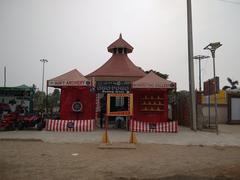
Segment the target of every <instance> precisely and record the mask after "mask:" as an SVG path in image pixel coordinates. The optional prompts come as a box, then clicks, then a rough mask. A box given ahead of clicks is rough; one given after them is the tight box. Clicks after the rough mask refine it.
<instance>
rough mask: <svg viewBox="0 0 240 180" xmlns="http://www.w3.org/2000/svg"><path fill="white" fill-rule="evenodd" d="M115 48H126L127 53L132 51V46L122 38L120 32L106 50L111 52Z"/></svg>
mask: <svg viewBox="0 0 240 180" xmlns="http://www.w3.org/2000/svg"><path fill="white" fill-rule="evenodd" d="M115 48H126V49H127V53H131V52H132V51H133V47H132V46H131V45H130V44H128V43H127V42H126V41H125V40H124V39H123V38H122V34H120V36H119V38H118V39H117V40H116V41H114V42H113V43H112V44H110V46H108V52H111V53H113V49H115Z"/></svg>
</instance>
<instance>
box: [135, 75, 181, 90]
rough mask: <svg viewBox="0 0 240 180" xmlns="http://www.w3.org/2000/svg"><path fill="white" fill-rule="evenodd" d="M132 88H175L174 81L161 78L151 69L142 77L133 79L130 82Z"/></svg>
mask: <svg viewBox="0 0 240 180" xmlns="http://www.w3.org/2000/svg"><path fill="white" fill-rule="evenodd" d="M132 88H164V89H174V88H176V83H174V82H171V81H168V80H166V79H163V78H161V77H159V76H158V75H156V74H155V73H154V72H152V71H151V72H150V73H148V74H147V75H146V76H144V77H143V78H141V79H138V80H137V81H134V82H133V84H132Z"/></svg>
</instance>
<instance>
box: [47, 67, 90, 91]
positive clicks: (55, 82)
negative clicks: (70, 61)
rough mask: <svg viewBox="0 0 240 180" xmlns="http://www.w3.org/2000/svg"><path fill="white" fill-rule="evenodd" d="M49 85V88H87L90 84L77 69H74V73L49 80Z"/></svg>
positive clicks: (70, 72)
mask: <svg viewBox="0 0 240 180" xmlns="http://www.w3.org/2000/svg"><path fill="white" fill-rule="evenodd" d="M47 84H48V86H49V87H63V86H87V85H89V84H90V82H89V81H88V79H87V78H85V77H84V76H83V75H82V74H81V73H80V72H79V71H78V70H77V69H73V70H72V71H69V72H67V73H64V74H62V75H60V76H57V77H55V78H53V79H50V80H48V81H47Z"/></svg>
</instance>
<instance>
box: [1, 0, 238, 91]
mask: <svg viewBox="0 0 240 180" xmlns="http://www.w3.org/2000/svg"><path fill="white" fill-rule="evenodd" d="M192 11H193V32H194V54H195V55H197V54H204V55H210V53H209V52H208V51H205V50H203V48H204V47H205V46H206V45H207V44H208V43H210V42H215V41H220V42H221V43H222V44H223V46H222V47H221V48H219V49H218V50H217V52H216V73H217V75H219V76H220V80H221V81H220V86H223V85H225V83H226V78H227V77H231V78H232V79H234V80H240V76H239V69H240V61H239V52H240V45H239V43H240V0H229V1H228V0H226V1H223V0H192ZM119 33H122V34H123V38H124V39H125V40H126V41H127V42H129V43H130V44H131V45H132V46H133V47H134V50H133V53H131V54H129V57H130V59H131V60H132V61H133V62H134V63H135V64H136V65H137V66H140V67H142V68H143V69H144V70H149V69H154V70H157V71H160V72H162V73H167V74H169V79H170V80H172V81H175V82H177V86H178V89H179V90H180V89H188V59H187V16H186V0H121V1H119V0H118V1H116V0H81V1H80V0H40V1H39V0H0V74H1V76H0V77H1V79H0V84H1V86H2V85H3V69H4V66H7V86H17V85H21V84H27V85H32V84H33V83H34V84H36V85H37V86H38V87H39V88H40V89H41V77H42V64H41V62H40V61H39V60H40V59H41V58H46V59H48V61H49V62H48V63H47V64H46V74H45V77H46V78H45V79H51V78H53V77H56V76H57V75H60V74H62V73H65V72H67V71H70V70H72V69H74V68H77V69H78V70H79V71H80V72H81V73H82V74H84V75H86V74H88V73H90V72H92V71H94V70H95V69H97V68H98V67H99V66H101V65H102V64H103V63H105V62H106V61H107V60H108V59H109V58H110V57H111V54H110V53H108V52H107V46H108V45H110V44H111V43H112V42H113V41H115V40H116V39H117V38H118V37H119ZM194 65H195V79H196V80H197V79H198V76H197V75H198V66H197V65H198V64H197V62H195V63H194ZM202 72H203V74H202V75H203V77H202V78H203V80H206V79H208V78H212V74H213V72H212V60H206V61H203V63H202ZM195 84H196V87H198V81H196V82H195Z"/></svg>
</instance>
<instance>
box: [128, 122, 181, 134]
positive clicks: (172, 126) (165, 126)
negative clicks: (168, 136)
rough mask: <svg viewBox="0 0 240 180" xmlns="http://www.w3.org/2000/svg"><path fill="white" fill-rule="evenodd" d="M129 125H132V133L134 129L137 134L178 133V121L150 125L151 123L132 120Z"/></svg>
mask: <svg viewBox="0 0 240 180" xmlns="http://www.w3.org/2000/svg"><path fill="white" fill-rule="evenodd" d="M132 123H133V124H132ZM129 125H130V131H131V130H132V128H133V131H135V132H167V133H176V132H178V122H177V121H169V122H153V123H150V122H143V121H136V120H130V124H129Z"/></svg>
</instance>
